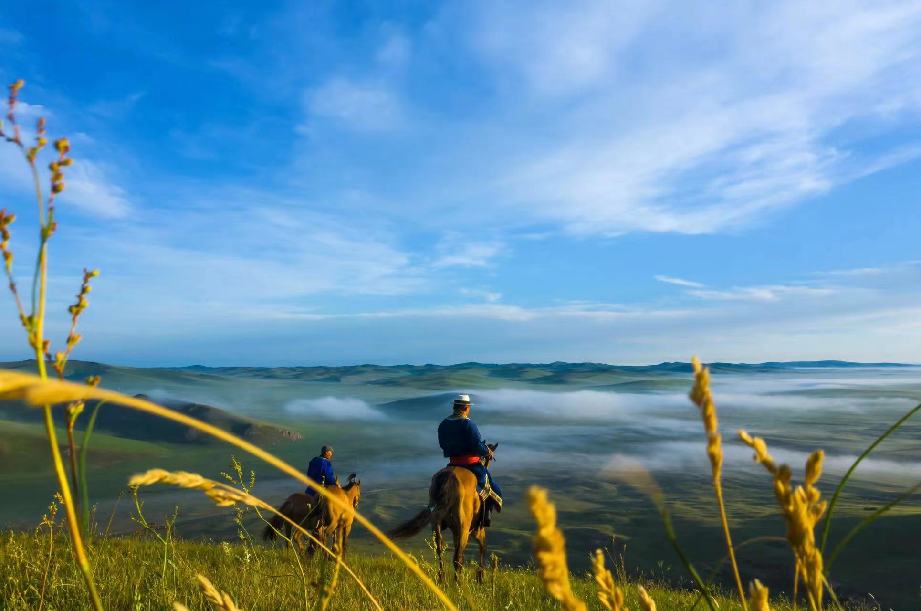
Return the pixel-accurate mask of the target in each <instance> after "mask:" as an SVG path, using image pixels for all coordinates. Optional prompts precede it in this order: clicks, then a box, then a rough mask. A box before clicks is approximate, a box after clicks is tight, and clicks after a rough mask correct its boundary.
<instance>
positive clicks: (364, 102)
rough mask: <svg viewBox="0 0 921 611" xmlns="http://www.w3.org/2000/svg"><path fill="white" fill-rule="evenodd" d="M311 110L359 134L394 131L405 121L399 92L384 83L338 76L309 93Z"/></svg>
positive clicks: (307, 103)
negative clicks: (363, 132) (361, 132)
mask: <svg viewBox="0 0 921 611" xmlns="http://www.w3.org/2000/svg"><path fill="white" fill-rule="evenodd" d="M305 104H306V108H307V111H308V113H309V114H310V115H312V116H313V117H319V118H324V119H332V120H335V121H338V122H340V123H342V124H344V125H345V126H347V127H349V128H351V129H355V130H359V131H381V130H391V129H394V128H396V127H398V126H399V125H400V123H401V122H402V109H401V103H400V100H399V98H398V96H397V94H396V92H395V91H394V90H393V89H392V88H391V87H390V86H389V85H388V84H386V83H384V82H375V81H370V80H369V81H357V80H350V79H347V78H342V77H334V78H332V79H330V80H329V81H327V82H326V83H324V84H323V85H321V86H320V87H318V88H316V89H313V90H311V91H309V92H307V94H306V96H305Z"/></svg>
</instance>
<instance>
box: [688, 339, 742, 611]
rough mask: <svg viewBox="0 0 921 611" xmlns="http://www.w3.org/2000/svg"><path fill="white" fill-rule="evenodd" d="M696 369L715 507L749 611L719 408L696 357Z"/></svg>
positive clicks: (697, 400) (694, 392)
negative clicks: (727, 495)
mask: <svg viewBox="0 0 921 611" xmlns="http://www.w3.org/2000/svg"><path fill="white" fill-rule="evenodd" d="M691 364H692V365H693V367H694V387H693V388H692V389H691V394H690V398H691V401H693V402H694V403H695V404H696V405H697V407H698V408H700V415H701V418H702V419H703V423H704V430H705V431H706V433H707V456H708V458H709V459H710V476H711V477H710V479H711V481H712V482H713V492H714V493H715V494H716V504H717V506H718V507H719V511H720V523H721V525H722V527H723V538H724V539H726V549H727V551H728V552H729V560H730V564H731V565H732V576H733V578H734V579H735V582H736V588H737V589H738V592H739V600H741V601H742V609H744V610H746V611H747V609H748V603H747V602H746V600H745V588H743V587H742V577H741V576H740V575H739V565H738V563H737V562H736V553H735V550H734V549H733V547H732V535H731V534H730V532H729V520H728V518H727V517H726V504H725V502H724V501H723V480H722V470H723V437H722V435H720V432H719V422H718V420H717V418H716V404H715V403H714V402H713V393H712V392H711V390H710V370H709V369H708V368H706V367H703V366H702V365H701V364H700V360H699V359H698V358H697V357H696V356H695V357H694V358H692V359H691Z"/></svg>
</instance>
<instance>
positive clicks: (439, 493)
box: [388, 471, 451, 539]
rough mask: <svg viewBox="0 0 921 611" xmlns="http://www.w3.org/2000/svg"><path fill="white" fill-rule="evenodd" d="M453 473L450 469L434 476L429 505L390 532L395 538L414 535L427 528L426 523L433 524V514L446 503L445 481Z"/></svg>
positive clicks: (430, 487)
mask: <svg viewBox="0 0 921 611" xmlns="http://www.w3.org/2000/svg"><path fill="white" fill-rule="evenodd" d="M450 475H451V473H450V472H449V471H439V472H438V473H436V474H435V476H434V477H433V478H432V485H431V486H429V506H428V507H426V508H425V509H423V510H422V511H420V512H419V513H417V514H416V515H415V516H414V517H413V518H411V519H410V520H408V521H406V522H404V523H402V524H400V525H399V526H397V527H396V528H394V529H393V530H391V531H390V532H389V533H388V534H389V535H390V536H391V537H392V538H394V539H401V538H403V537H412V536H413V535H415V534H417V533H418V532H419V531H420V530H422V529H423V528H425V526H426V524H431V522H432V514H433V513H434V512H435V510H436V509H437V508H438V507H440V506H444V505H446V500H447V499H446V498H445V483H446V482H447V481H448V477H450Z"/></svg>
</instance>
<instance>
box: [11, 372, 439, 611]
mask: <svg viewBox="0 0 921 611" xmlns="http://www.w3.org/2000/svg"><path fill="white" fill-rule="evenodd" d="M0 399H12V400H21V401H24V402H25V403H27V404H29V405H32V406H39V405H43V404H46V403H64V402H67V401H75V400H83V401H88V400H91V399H96V400H101V401H106V402H109V403H113V404H116V405H118V406H121V407H124V408H129V409H134V410H137V411H140V412H144V413H147V414H151V415H154V416H157V417H160V418H163V419H165V420H171V421H173V422H178V423H180V424H184V425H186V426H188V427H191V428H194V429H196V430H198V431H201V432H202V433H205V434H207V435H210V436H212V437H214V438H215V439H219V440H221V441H224V442H226V443H229V444H231V445H233V446H236V447H238V448H240V449H241V450H243V451H244V452H246V453H248V454H251V455H252V456H255V457H256V458H258V459H260V460H262V461H263V462H265V463H267V464H269V465H271V466H273V467H275V468H276V469H278V470H279V471H281V472H282V473H284V474H285V475H288V476H290V477H292V478H294V479H295V480H297V481H299V482H301V483H303V484H304V485H305V486H307V487H309V488H311V489H312V490H315V491H316V493H317V494H319V495H320V496H323V497H324V498H326V499H327V501H329V502H330V503H332V504H333V505H336V506H337V507H340V508H341V509H343V510H345V511H348V512H352V513H354V516H355V520H356V521H357V522H358V523H359V524H361V525H362V526H364V527H365V528H366V529H368V531H369V532H370V533H371V534H372V535H374V537H376V538H377V539H378V540H379V541H380V542H381V543H383V544H384V546H385V547H386V548H387V549H388V550H390V551H391V552H392V553H393V554H394V555H395V556H396V557H397V558H398V559H399V560H400V561H401V562H403V564H405V565H406V567H407V568H409V570H410V571H412V572H413V573H414V574H415V575H416V576H417V577H418V578H419V580H420V581H422V583H423V584H425V586H426V587H427V588H428V589H429V590H430V591H431V592H432V593H433V594H434V595H435V596H436V597H438V600H440V601H441V603H442V604H443V605H444V606H445V608H447V609H450V610H451V611H456V609H457V607H456V606H455V605H454V603H452V602H451V600H450V599H449V598H448V597H447V595H446V594H445V593H444V591H442V589H441V588H439V587H438V586H437V585H436V584H435V582H434V581H432V579H431V578H430V577H429V576H428V575H426V574H425V572H424V571H423V570H422V569H421V568H420V567H419V565H418V564H417V563H416V562H415V561H414V560H413V559H412V558H410V557H409V556H408V555H407V554H406V552H404V551H403V550H402V549H400V547H399V546H397V545H396V544H395V543H394V542H393V541H392V540H391V539H390V538H389V537H388V536H387V535H385V534H384V533H383V532H382V531H381V530H380V529H379V528H378V527H377V526H375V525H374V524H373V523H372V522H371V521H370V520H368V518H366V517H365V516H364V515H362V514H361V513H359V512H358V511H356V510H355V509H354V508H353V507H352V506H351V505H350V504H348V503H346V502H344V501H342V500H341V499H339V498H338V497H337V496H335V495H333V494H330V493H329V492H327V490H326V489H325V488H324V487H323V486H321V485H319V484H317V483H316V482H314V481H313V480H312V479H310V478H308V477H307V476H306V475H304V474H303V473H302V472H301V471H300V470H298V469H296V468H295V467H293V466H291V465H290V464H288V463H287V462H285V461H283V460H281V459H280V458H278V457H277V456H275V455H274V454H272V453H271V452H267V451H265V450H263V449H262V448H260V447H259V446H257V445H255V444H252V443H250V442H248V441H246V440H244V439H241V438H240V437H237V436H236V435H234V434H233V433H228V432H227V431H225V430H223V429H220V428H218V427H216V426H214V425H212V424H209V423H207V422H202V421H200V420H197V419H195V418H192V417H190V416H187V415H185V414H183V413H181V412H177V411H174V410H171V409H167V408H165V407H161V406H159V405H157V404H156V403H152V402H150V401H146V400H144V399H138V398H136V397H129V396H128V395H123V394H121V393H118V392H114V391H111V390H105V389H102V388H93V387H90V386H86V385H83V384H75V383H74V382H68V381H66V380H47V379H45V380H42V379H40V378H38V377H36V376H34V375H31V374H27V373H20V372H18V371H9V370H0Z"/></svg>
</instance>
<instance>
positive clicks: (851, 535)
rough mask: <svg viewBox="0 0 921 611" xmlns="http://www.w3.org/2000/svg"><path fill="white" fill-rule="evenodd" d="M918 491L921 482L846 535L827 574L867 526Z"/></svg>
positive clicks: (872, 514) (834, 553)
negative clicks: (852, 540)
mask: <svg viewBox="0 0 921 611" xmlns="http://www.w3.org/2000/svg"><path fill="white" fill-rule="evenodd" d="M918 490H921V482H919V483H917V484H915V485H914V486H912V487H911V488H909V489H908V490H906V491H905V492H903V493H902V494H900V495H899V496H898V497H896V498H895V499H893V500H891V501H889V502H888V503H886V504H885V505H883V506H882V507H880V508H878V509H877V510H876V511H874V512H873V513H871V514H870V515H868V516H866V517H865V518H864V519H863V520H861V521H860V522H859V523H858V524H857V525H856V526H854V528H852V529H851V530H850V531H849V532H848V533H847V534H846V535H844V538H843V539H841V541H839V542H838V544H837V545H836V546H835V549H833V550H832V551H831V555H830V556H829V557H828V562H827V563H826V564H825V574H826V575H831V567H832V564H834V562H835V559H836V558H837V557H838V554H840V553H841V552H843V551H844V548H845V547H847V545H848V544H849V543H850V542H851V539H853V538H854V537H856V536H857V535H858V534H860V531H862V530H863V529H864V528H866V527H867V526H869V525H870V524H872V523H873V522H875V521H876V520H877V519H878V518H879V517H880V516H881V515H883V514H884V513H886V512H887V511H889V510H890V509H892V508H893V507H895V506H896V505H898V504H899V503H901V502H902V501H904V500H905V499H907V498H908V497H910V496H911V495H913V494H915V493H916V492H918Z"/></svg>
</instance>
